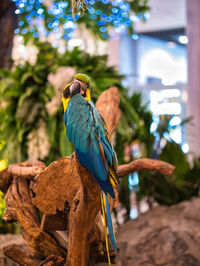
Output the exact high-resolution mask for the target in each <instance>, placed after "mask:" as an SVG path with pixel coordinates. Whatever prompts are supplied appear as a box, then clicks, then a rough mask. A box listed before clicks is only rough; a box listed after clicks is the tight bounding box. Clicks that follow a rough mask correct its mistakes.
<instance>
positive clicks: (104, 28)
mask: <svg viewBox="0 0 200 266" xmlns="http://www.w3.org/2000/svg"><path fill="white" fill-rule="evenodd" d="M99 30H100V32H106V31H107V29H106V27H101V28H100V29H99Z"/></svg>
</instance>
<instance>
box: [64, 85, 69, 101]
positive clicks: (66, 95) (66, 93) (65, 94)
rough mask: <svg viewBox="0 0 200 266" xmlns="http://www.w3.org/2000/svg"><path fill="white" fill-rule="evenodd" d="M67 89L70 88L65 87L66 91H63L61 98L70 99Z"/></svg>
mask: <svg viewBox="0 0 200 266" xmlns="http://www.w3.org/2000/svg"><path fill="white" fill-rule="evenodd" d="M69 87H70V85H68V86H67V87H66V89H65V90H64V91H63V96H64V98H69V97H70V90H69Z"/></svg>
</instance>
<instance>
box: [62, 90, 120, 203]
mask: <svg viewBox="0 0 200 266" xmlns="http://www.w3.org/2000/svg"><path fill="white" fill-rule="evenodd" d="M64 121H65V125H66V129H67V136H68V138H69V140H70V141H71V142H72V143H74V146H75V151H76V154H77V157H78V159H79V161H80V163H81V164H82V165H83V166H84V167H86V168H87V169H88V170H89V171H90V173H91V174H92V176H93V177H94V179H95V180H96V182H97V183H98V184H99V186H100V187H101V189H102V190H103V191H104V192H105V193H106V192H107V193H109V194H110V196H111V197H113V198H114V197H115V196H114V191H113V185H115V184H117V178H116V173H115V172H116V166H117V159H116V155H115V152H114V150H113V148H112V146H111V144H110V140H109V137H108V132H107V128H106V124H105V121H104V120H103V118H102V117H101V116H100V114H99V113H98V111H97V109H96V108H95V106H94V105H93V103H92V102H88V101H86V100H85V99H84V98H83V97H82V96H81V95H80V94H77V95H75V96H73V97H72V98H71V99H70V101H69V104H68V108H67V110H66V112H65V114H64Z"/></svg>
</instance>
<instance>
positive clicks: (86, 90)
mask: <svg viewBox="0 0 200 266" xmlns="http://www.w3.org/2000/svg"><path fill="white" fill-rule="evenodd" d="M78 93H79V94H81V95H82V96H83V97H84V99H85V100H87V101H90V100H91V97H90V78H89V77H88V76H87V75H85V74H81V73H78V74H76V75H75V76H74V77H73V81H72V82H71V83H69V84H68V85H67V86H66V87H65V88H64V90H63V93H62V102H63V107H64V111H65V110H66V109H67V106H68V102H69V100H70V98H72V97H73V96H74V95H76V94H78Z"/></svg>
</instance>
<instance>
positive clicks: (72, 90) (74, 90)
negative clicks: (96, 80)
mask: <svg viewBox="0 0 200 266" xmlns="http://www.w3.org/2000/svg"><path fill="white" fill-rule="evenodd" d="M80 90H81V86H80V83H79V82H73V83H72V85H71V86H70V87H69V91H70V97H72V96H74V95H75V94H78V93H80Z"/></svg>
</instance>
